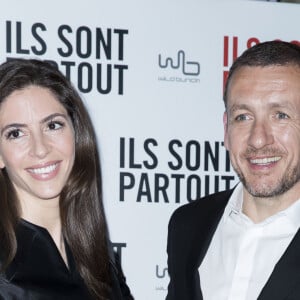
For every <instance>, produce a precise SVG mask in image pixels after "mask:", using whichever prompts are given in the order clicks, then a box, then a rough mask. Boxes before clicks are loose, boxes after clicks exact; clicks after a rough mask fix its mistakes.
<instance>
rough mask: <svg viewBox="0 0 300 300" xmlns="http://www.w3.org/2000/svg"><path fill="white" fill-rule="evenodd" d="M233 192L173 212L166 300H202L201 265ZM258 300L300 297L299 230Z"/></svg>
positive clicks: (216, 195) (211, 197)
mask: <svg viewBox="0 0 300 300" xmlns="http://www.w3.org/2000/svg"><path fill="white" fill-rule="evenodd" d="M232 191H233V190H229V191H224V192H219V193H216V194H213V195H210V196H208V197H205V198H202V199H199V200H197V201H194V202H192V203H189V204H186V205H183V206H181V207H179V208H178V209H177V210H175V212H174V213H173V215H172V217H171V219H170V222H169V232H168V246H167V252H168V271H169V275H170V282H169V286H168V295H167V298H166V299H167V300H202V299H203V296H202V292H201V287H200V279H199V271H198V268H199V266H200V264H201V262H202V260H203V258H204V256H205V254H206V252H207V249H208V246H209V244H210V242H211V240H212V237H213V235H214V233H215V230H216V228H217V225H218V223H219V221H220V219H221V217H222V215H223V213H224V209H225V206H226V204H227V202H228V200H229V198H230V196H231V194H232ZM299 218H300V216H299ZM204 300H209V299H204ZM220 300H222V299H220ZM253 300H254V299H253ZM258 300H300V232H299V231H298V232H297V234H296V235H295V237H294V238H293V240H292V242H291V243H290V245H289V246H288V248H287V249H286V251H285V253H284V254H283V256H282V257H281V258H280V260H279V261H278V262H277V264H276V266H275V268H274V270H273V272H272V274H271V276H270V278H269V279H268V281H267V283H266V284H265V286H264V288H263V290H262V291H261V293H260V295H259V297H258Z"/></svg>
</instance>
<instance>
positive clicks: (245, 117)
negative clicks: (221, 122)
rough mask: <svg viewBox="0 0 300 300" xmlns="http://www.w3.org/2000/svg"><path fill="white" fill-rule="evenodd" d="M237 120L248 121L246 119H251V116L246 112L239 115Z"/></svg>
mask: <svg viewBox="0 0 300 300" xmlns="http://www.w3.org/2000/svg"><path fill="white" fill-rule="evenodd" d="M235 120H236V121H246V120H249V117H248V116H247V115H245V114H242V115H238V116H236V117H235Z"/></svg>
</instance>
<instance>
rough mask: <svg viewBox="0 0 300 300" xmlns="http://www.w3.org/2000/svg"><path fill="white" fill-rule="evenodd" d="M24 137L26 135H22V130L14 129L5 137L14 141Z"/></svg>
mask: <svg viewBox="0 0 300 300" xmlns="http://www.w3.org/2000/svg"><path fill="white" fill-rule="evenodd" d="M23 135H24V134H23V133H22V131H21V130H20V129H13V130H10V131H9V132H8V133H7V134H6V135H5V136H6V138H7V139H8V140H13V139H17V138H19V137H21V136H23Z"/></svg>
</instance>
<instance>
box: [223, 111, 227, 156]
mask: <svg viewBox="0 0 300 300" xmlns="http://www.w3.org/2000/svg"><path fill="white" fill-rule="evenodd" d="M223 126H224V146H225V148H226V149H227V150H228V132H227V131H228V115H227V112H226V111H225V112H224V114H223Z"/></svg>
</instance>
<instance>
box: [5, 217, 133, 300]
mask: <svg viewBox="0 0 300 300" xmlns="http://www.w3.org/2000/svg"><path fill="white" fill-rule="evenodd" d="M16 237H17V245H18V248H17V253H16V256H15V258H14V260H13V261H12V263H11V264H10V265H9V267H8V268H7V270H6V273H5V275H4V276H3V277H2V278H1V279H0V299H5V300H50V299H51V300H53V299H57V300H65V299H66V300H67V299H68V300H90V299H92V298H91V297H90V296H89V293H88V290H87V288H86V286H85V284H84V282H83V279H82V278H81V276H80V275H79V273H78V271H77V270H76V266H75V262H74V258H73V256H72V253H71V252H70V249H69V248H68V245H66V254H67V260H68V267H67V266H66V264H65V262H64V260H63V259H62V256H61V255H60V253H59V251H58V249H57V247H56V245H55V243H54V241H53V239H52V238H51V236H50V234H49V232H48V231H47V230H46V229H45V228H43V227H40V226H37V225H34V224H32V223H29V222H27V221H25V220H21V221H20V223H19V225H18V228H17V231H16ZM0 249H1V245H0ZM111 266H112V267H111V271H112V281H113V288H112V290H113V291H112V295H111V299H113V300H119V299H133V298H132V296H131V295H130V291H129V288H128V287H127V285H126V283H125V281H124V278H123V277H122V274H120V275H119V273H118V268H116V266H114V263H113V262H112V264H111Z"/></svg>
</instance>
